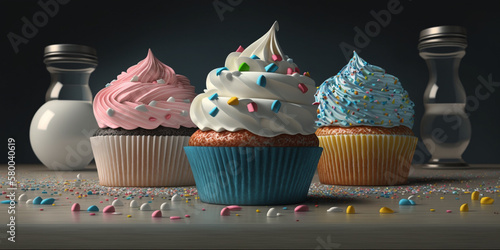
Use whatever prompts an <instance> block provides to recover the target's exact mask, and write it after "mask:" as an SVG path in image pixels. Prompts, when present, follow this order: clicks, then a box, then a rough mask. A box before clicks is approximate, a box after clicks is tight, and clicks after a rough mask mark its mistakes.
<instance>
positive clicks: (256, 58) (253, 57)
mask: <svg viewBox="0 0 500 250" xmlns="http://www.w3.org/2000/svg"><path fill="white" fill-rule="evenodd" d="M250 58H252V59H255V60H258V59H260V58H259V57H258V56H256V55H252V56H250Z"/></svg>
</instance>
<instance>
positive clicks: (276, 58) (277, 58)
mask: <svg viewBox="0 0 500 250" xmlns="http://www.w3.org/2000/svg"><path fill="white" fill-rule="evenodd" d="M272 58H273V61H275V62H279V61H281V60H283V58H281V56H280V55H273V56H272Z"/></svg>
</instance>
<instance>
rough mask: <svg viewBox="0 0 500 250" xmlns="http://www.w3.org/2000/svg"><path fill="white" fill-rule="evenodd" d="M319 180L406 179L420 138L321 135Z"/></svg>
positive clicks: (378, 181)
mask: <svg viewBox="0 0 500 250" xmlns="http://www.w3.org/2000/svg"><path fill="white" fill-rule="evenodd" d="M318 139H319V145H320V147H323V154H322V155H321V158H320V160H319V164H318V175H319V179H320V182H321V183H323V184H329V185H356V186H357V185H367V186H372V185H373V186H375V185H398V184H403V183H406V182H407V180H408V175H409V172H410V167H411V161H412V159H413V154H414V153H415V149H416V147H417V141H418V138H417V137H415V136H406V135H362V134H357V135H329V136H318Z"/></svg>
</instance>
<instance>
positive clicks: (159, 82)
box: [156, 79, 165, 84]
mask: <svg viewBox="0 0 500 250" xmlns="http://www.w3.org/2000/svg"><path fill="white" fill-rule="evenodd" d="M156 83H158V84H165V80H163V79H158V80H156Z"/></svg>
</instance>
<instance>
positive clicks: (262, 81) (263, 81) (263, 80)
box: [257, 75, 267, 87]
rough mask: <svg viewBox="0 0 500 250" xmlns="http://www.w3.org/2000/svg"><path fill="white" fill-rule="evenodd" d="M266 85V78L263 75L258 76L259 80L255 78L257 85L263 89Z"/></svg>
mask: <svg viewBox="0 0 500 250" xmlns="http://www.w3.org/2000/svg"><path fill="white" fill-rule="evenodd" d="M266 84H267V80H266V77H265V76H264V75H260V76H259V78H257V85H259V86H261V87H265V86H266Z"/></svg>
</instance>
